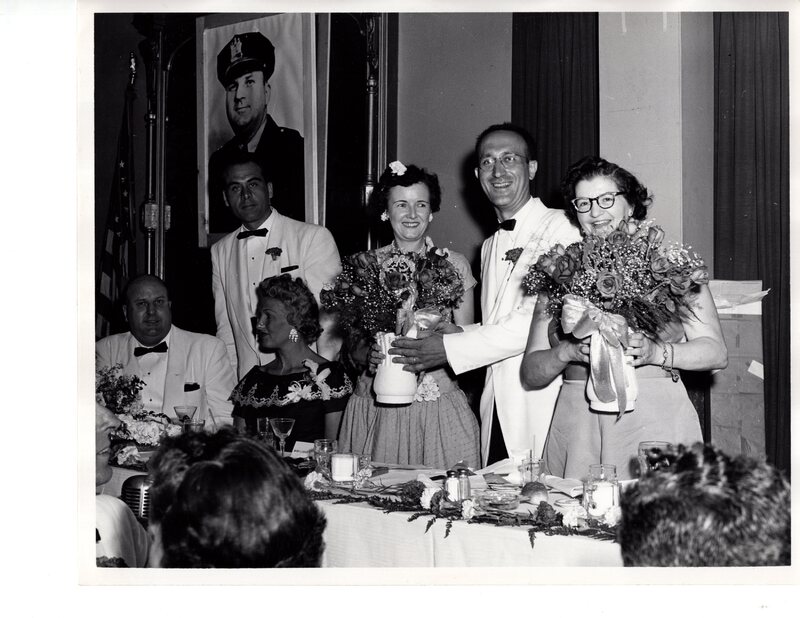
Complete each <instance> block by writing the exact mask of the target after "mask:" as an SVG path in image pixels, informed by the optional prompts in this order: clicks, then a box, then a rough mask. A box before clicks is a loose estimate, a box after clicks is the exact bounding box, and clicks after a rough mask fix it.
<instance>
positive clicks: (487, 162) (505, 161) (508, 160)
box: [478, 152, 525, 172]
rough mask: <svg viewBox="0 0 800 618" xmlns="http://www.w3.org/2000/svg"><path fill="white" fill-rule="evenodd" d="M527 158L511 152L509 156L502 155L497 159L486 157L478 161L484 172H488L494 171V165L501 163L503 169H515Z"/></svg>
mask: <svg viewBox="0 0 800 618" xmlns="http://www.w3.org/2000/svg"><path fill="white" fill-rule="evenodd" d="M524 158H525V157H524V156H522V155H518V154H514V153H513V152H509V153H508V154H504V155H501V156H499V157H497V158H495V157H484V158H483V159H481V160H480V161H478V167H479V168H481V169H482V170H483V171H484V172H488V171H489V170H493V169H494V164H495V163H497V162H498V161H500V165H502V166H503V168H505V169H508V168H509V167H513V166H514V165H517V164H518V163H522V160H523V159H524Z"/></svg>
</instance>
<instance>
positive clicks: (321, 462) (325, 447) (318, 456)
mask: <svg viewBox="0 0 800 618" xmlns="http://www.w3.org/2000/svg"><path fill="white" fill-rule="evenodd" d="M338 447H339V444H338V442H336V440H326V439H324V438H321V439H319V440H314V459H315V460H316V462H317V472H319V473H321V474H323V475H326V476H330V473H331V455H332V454H333V453H335V452H336V451H337V450H338Z"/></svg>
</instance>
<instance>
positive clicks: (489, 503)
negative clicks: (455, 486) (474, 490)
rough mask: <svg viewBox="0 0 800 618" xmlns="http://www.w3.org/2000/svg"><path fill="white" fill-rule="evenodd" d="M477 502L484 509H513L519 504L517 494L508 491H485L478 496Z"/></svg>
mask: <svg viewBox="0 0 800 618" xmlns="http://www.w3.org/2000/svg"><path fill="white" fill-rule="evenodd" d="M478 504H479V505H480V506H482V507H483V508H485V509H500V510H501V511H513V510H514V509H516V508H517V507H518V506H519V494H518V493H516V492H510V491H485V492H483V493H482V494H481V495H480V496H478Z"/></svg>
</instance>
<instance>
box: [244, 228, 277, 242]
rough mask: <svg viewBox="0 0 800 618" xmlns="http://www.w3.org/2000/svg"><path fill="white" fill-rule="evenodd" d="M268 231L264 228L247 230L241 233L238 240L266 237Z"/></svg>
mask: <svg viewBox="0 0 800 618" xmlns="http://www.w3.org/2000/svg"><path fill="white" fill-rule="evenodd" d="M268 231H269V230H267V229H266V228H263V227H262V228H261V229H260V230H245V231H244V232H239V233H238V234H237V235H236V238H238V239H239V240H242V239H243V238H250V237H251V236H266V235H267V232H268Z"/></svg>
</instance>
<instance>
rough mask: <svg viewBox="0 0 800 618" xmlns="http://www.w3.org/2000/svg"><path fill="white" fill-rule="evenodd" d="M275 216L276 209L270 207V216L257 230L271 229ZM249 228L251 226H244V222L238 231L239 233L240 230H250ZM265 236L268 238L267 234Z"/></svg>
mask: <svg viewBox="0 0 800 618" xmlns="http://www.w3.org/2000/svg"><path fill="white" fill-rule="evenodd" d="M274 218H275V209H274V208H272V209H270V213H269V217H267V218H266V219H264V221H263V222H262V223H261V225H259V226H258V227H257V228H256V229H257V230H262V229H265V230H267V231H269V229H270V227H271V226H272V221H273V219H274ZM248 229H249V228H246V227H245V226H244V223H243V224H242V225H240V226H239V229H238V231H237V232H236V233H237V234H238V233H239V232H246V231H248ZM264 238H266V236H265V237H264ZM248 240H250V239H249V238H248Z"/></svg>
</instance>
